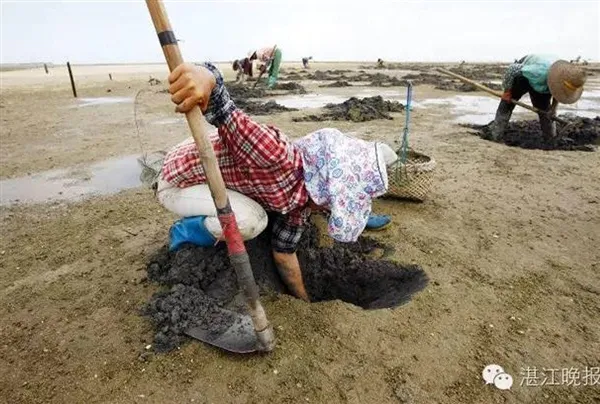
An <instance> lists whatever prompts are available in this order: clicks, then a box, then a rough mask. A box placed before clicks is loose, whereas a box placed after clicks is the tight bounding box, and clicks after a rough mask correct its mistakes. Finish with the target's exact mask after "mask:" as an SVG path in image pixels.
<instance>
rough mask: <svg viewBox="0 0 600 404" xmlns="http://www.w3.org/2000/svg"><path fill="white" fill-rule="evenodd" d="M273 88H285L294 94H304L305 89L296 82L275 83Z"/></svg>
mask: <svg viewBox="0 0 600 404" xmlns="http://www.w3.org/2000/svg"><path fill="white" fill-rule="evenodd" d="M273 90H285V91H289V92H291V93H294V94H306V89H305V88H304V87H303V86H301V85H300V84H298V83H293V82H288V83H277V84H275V86H274V87H273Z"/></svg>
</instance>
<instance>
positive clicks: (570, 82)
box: [548, 60, 587, 104]
mask: <svg viewBox="0 0 600 404" xmlns="http://www.w3.org/2000/svg"><path fill="white" fill-rule="evenodd" d="M586 79H587V77H586V73H585V71H584V70H583V69H582V68H580V67H578V66H575V65H574V64H572V63H569V62H567V61H566V60H558V61H556V62H554V63H553V64H552V66H550V70H549V71H548V87H550V92H551V93H552V96H553V97H554V98H556V100H557V101H558V102H560V103H562V104H573V103H574V102H577V100H578V99H579V98H580V97H581V93H582V92H583V85H584V84H585V80H586Z"/></svg>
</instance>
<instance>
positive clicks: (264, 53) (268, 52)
mask: <svg viewBox="0 0 600 404" xmlns="http://www.w3.org/2000/svg"><path fill="white" fill-rule="evenodd" d="M248 55H249V56H248V57H249V59H250V61H253V60H257V61H258V63H260V64H261V65H260V67H259V69H260V72H261V75H262V73H264V72H265V71H266V70H267V69H268V70H269V78H268V79H267V87H269V88H273V87H274V86H275V83H277V78H278V77H279V68H280V67H281V49H279V48H278V47H277V45H275V46H273V47H272V48H262V49H259V50H256V51H250V52H249V53H248Z"/></svg>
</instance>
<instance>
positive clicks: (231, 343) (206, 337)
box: [185, 309, 263, 353]
mask: <svg viewBox="0 0 600 404" xmlns="http://www.w3.org/2000/svg"><path fill="white" fill-rule="evenodd" d="M219 311H221V312H222V314H223V317H229V318H233V319H234V321H233V324H231V325H230V326H229V327H226V328H222V327H219V326H218V325H216V326H215V327H214V328H211V324H208V325H206V326H198V327H191V328H189V329H187V330H186V331H185V333H186V334H187V335H188V336H190V337H192V338H195V339H197V340H199V341H202V342H206V343H207V344H210V345H214V346H216V347H219V348H221V349H224V350H226V351H229V352H235V353H250V352H256V351H262V350H263V349H261V346H260V344H259V342H258V339H257V338H256V332H255V331H254V325H253V324H252V319H251V318H250V316H247V315H243V314H239V313H235V312H233V311H230V310H225V309H219Z"/></svg>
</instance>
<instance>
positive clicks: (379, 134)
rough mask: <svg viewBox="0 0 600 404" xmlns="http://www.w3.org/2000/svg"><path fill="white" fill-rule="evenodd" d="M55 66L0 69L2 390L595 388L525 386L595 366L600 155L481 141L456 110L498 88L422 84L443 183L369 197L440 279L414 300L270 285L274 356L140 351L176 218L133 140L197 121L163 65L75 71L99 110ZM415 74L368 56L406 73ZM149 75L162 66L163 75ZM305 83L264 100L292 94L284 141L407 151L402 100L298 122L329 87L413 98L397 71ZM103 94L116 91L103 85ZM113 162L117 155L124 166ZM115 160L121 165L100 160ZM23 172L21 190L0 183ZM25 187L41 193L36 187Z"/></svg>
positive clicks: (371, 398)
mask: <svg viewBox="0 0 600 404" xmlns="http://www.w3.org/2000/svg"><path fill="white" fill-rule="evenodd" d="M361 65H365V63H347V64H322V65H321V64H318V63H314V64H313V69H312V70H313V71H314V70H317V69H319V70H327V69H347V70H351V71H358V70H360V69H364V68H361V67H360V66H361ZM297 67H298V65H297V64H294V65H284V69H290V70H291V69H292V68H297ZM55 69H56V70H54V69H53V70H52V74H51V75H48V76H49V77H48V76H46V75H45V74H44V72H43V68H42V69H37V70H35V71H26V70H23V71H11V72H0V77H1V79H2V86H3V91H2V95H1V96H0V106H1V107H0V112H1V119H2V126H1V141H2V151H3V158H2V160H1V161H0V181H1V182H0V192H1V194H2V198H1V199H2V206H1V207H0V220H1V226H2V232H1V239H0V245H1V247H0V319H1V320H0V336H1V337H2V341H3V343H2V344H0V397H2V399H3V400H2V401H6V402H11V403H20V402H27V403H30V402H31V403H36V402H39V403H42V402H44V403H47V402H55V403H63V402H139V403H164V402H179V403H183V402H188V403H190V402H194V403H219V402H233V403H246V402H248V403H251V402H257V403H259V402H269V401H271V402H293V403H298V402H310V403H322V402H323V403H324V402H327V403H337V402H339V403H371V402H376V403H397V402H404V403H411V402H414V403H423V402H432V403H433V402H439V403H457V404H458V403H471V402H473V403H475V402H486V403H565V402H573V403H595V402H597V400H598V398H600V397H599V396H600V393H598V388H597V387H590V386H583V385H582V386H578V387H574V386H552V387H526V386H520V385H519V384H520V382H521V379H522V378H521V376H520V372H521V370H522V368H526V367H528V366H529V367H534V366H535V367H537V368H538V369H541V368H543V367H546V368H566V367H575V368H579V369H580V370H581V371H583V369H584V368H585V366H598V365H599V364H598V363H596V362H598V360H597V358H599V357H600V321H599V320H600V316H599V315H598V313H599V312H600V300H599V299H598V295H599V294H600V272H599V271H598V270H599V265H600V264H599V263H600V253H599V252H598V248H597V246H598V244H599V243H600V234H599V232H598V228H600V208H599V206H600V205H599V204H600V199H599V196H598V195H600V183H599V182H598V178H599V174H600V172H599V171H598V170H599V168H598V167H599V166H598V154H597V153H589V152H579V151H541V150H524V149H519V148H514V147H508V146H506V145H502V144H496V143H492V142H489V141H486V140H483V139H480V138H479V137H477V136H474V135H473V133H472V132H471V131H470V130H469V129H466V128H464V127H461V126H460V125H459V123H460V122H463V121H464V120H467V121H469V119H466V118H464V116H468V115H470V114H471V115H476V119H480V120H483V119H487V118H481V117H480V116H479V115H483V116H493V114H494V112H495V105H496V100H494V99H493V98H489V100H491V101H483V98H475V99H471V98H469V99H466V100H465V99H462V98H458V97H467V96H468V97H471V96H473V97H487V96H486V95H485V94H483V93H478V92H476V93H469V94H462V93H461V94H458V93H456V94H455V93H452V92H449V91H442V90H436V89H434V88H433V86H429V85H419V86H417V87H415V102H416V104H415V107H414V110H413V112H412V114H411V116H412V124H411V137H410V141H411V145H412V146H414V148H415V149H417V150H419V151H421V152H424V153H426V154H428V155H431V156H433V157H434V158H435V159H436V161H437V162H438V167H437V169H436V177H435V181H434V185H433V189H432V191H431V194H430V197H429V199H428V200H427V201H426V202H425V203H423V204H414V203H407V202H399V201H395V200H388V199H382V200H379V201H377V202H376V203H375V206H374V208H375V210H376V211H377V212H378V213H387V214H390V215H391V216H392V217H393V220H394V223H393V225H392V226H390V227H389V228H387V229H385V230H384V231H382V232H379V233H371V234H370V235H371V236H372V237H374V238H376V239H378V240H381V241H384V242H385V243H386V244H391V246H392V249H391V250H390V252H389V257H387V258H388V259H393V260H396V261H397V262H399V263H402V264H418V265H420V266H421V267H422V268H423V269H424V271H425V273H426V274H427V276H428V277H429V279H430V284H429V286H428V287H427V289H426V290H424V291H423V292H422V293H420V294H418V295H416V296H415V298H414V300H412V301H411V302H410V303H408V304H407V305H404V306H401V307H399V308H396V309H392V310H390V309H384V310H374V311H364V310H362V309H361V308H359V307H357V306H353V305H351V304H348V303H343V302H340V301H330V302H321V303H316V304H306V303H303V302H300V301H298V300H296V299H293V298H291V297H289V296H285V295H278V296H272V295H269V296H266V297H265V298H264V305H265V307H266V310H267V313H268V315H269V318H270V320H271V321H272V323H273V324H274V326H275V331H276V334H277V338H278V347H277V349H276V351H275V352H273V353H272V354H270V355H268V356H248V357H239V356H232V355H228V354H225V353H223V352H220V351H218V350H216V349H214V348H211V347H208V346H205V345H203V344H200V343H190V344H186V345H184V346H183V347H182V348H181V349H179V350H175V351H173V352H171V353H168V354H155V353H153V350H152V347H148V345H149V344H152V339H153V336H154V329H153V327H152V325H151V323H150V322H149V321H148V320H147V319H146V318H144V317H143V316H141V315H140V310H141V308H142V307H143V306H144V305H145V303H146V302H147V301H148V300H149V298H150V297H151V296H152V295H153V294H154V293H156V292H157V291H158V290H159V286H157V285H156V284H154V283H151V282H149V281H148V280H147V279H146V273H145V269H146V266H147V264H148V260H149V259H150V257H151V256H152V255H153V254H154V253H156V251H158V250H159V249H160V248H161V247H163V246H164V244H165V243H166V240H167V234H168V228H169V226H170V225H171V224H172V222H173V221H174V220H175V217H174V216H173V215H172V214H170V213H169V212H167V211H165V210H164V209H163V208H162V207H161V206H160V205H158V203H157V202H156V201H155V200H154V197H153V195H152V192H151V191H149V190H146V189H144V188H141V187H134V185H135V184H134V183H133V182H134V180H135V175H133V174H134V173H133V170H135V168H134V167H133V164H131V165H129V164H130V163H131V162H132V161H133V160H132V158H133V157H134V156H138V155H140V154H141V153H142V151H143V152H150V151H153V150H157V149H165V148H168V147H170V146H172V145H174V144H176V143H177V142H179V141H181V140H183V139H185V138H186V137H187V136H189V135H188V129H187V126H186V123H185V120H183V119H181V117H179V116H177V115H175V114H174V112H173V106H172V104H171V103H170V101H169V96H168V94H164V93H161V92H160V91H161V90H164V88H165V87H164V79H165V77H166V73H165V72H164V70H163V66H121V67H120V68H119V69H117V68H116V67H112V66H111V67H109V68H106V67H102V66H92V67H80V66H75V68H74V74H75V77H76V80H77V82H78V92H79V95H80V98H81V99H84V98H85V99H90V98H93V99H96V100H95V101H94V102H93V103H92V104H91V105H89V104H90V102H87V103H86V102H85V101H82V100H81V99H78V100H76V99H74V98H73V97H72V94H71V89H70V86H69V84H68V78H66V77H65V76H66V69H64V68H63V67H56V68H55ZM60 69H64V70H65V71H59V70H60ZM224 70H225V73H226V75H227V77H228V79H231V78H232V77H233V76H232V72H231V71H230V70H228V67H227V66H224ZM405 70H407V69H397V70H375V69H372V71H370V70H369V71H370V72H372V73H375V72H381V73H385V74H389V75H391V76H397V77H398V78H400V79H401V78H402V76H403V74H405V73H406V72H405ZM408 70H410V69H408ZM109 72H112V74H113V81H109V79H108V73H109ZM150 75H152V77H155V78H158V79H159V80H163V83H162V84H160V85H155V86H150V85H149V83H148V79H149V76H150ZM65 79H66V80H65ZM299 83H300V84H302V85H303V86H305V87H306V89H307V90H308V91H309V93H308V94H306V95H281V96H275V97H273V99H274V100H286V99H287V100H288V101H289V102H294V103H295V105H296V106H295V108H298V109H299V110H298V111H292V112H283V113H278V114H274V115H270V116H261V117H258V118H257V119H258V120H259V121H261V122H268V123H272V124H274V125H276V126H278V127H280V128H281V129H282V130H283V131H284V132H285V133H286V134H288V135H289V136H290V137H292V138H295V137H299V136H303V135H305V134H307V133H309V132H311V131H313V130H316V129H318V128H322V127H326V126H333V127H337V128H339V129H340V130H342V131H345V132H348V133H351V134H353V135H355V136H359V137H361V138H365V139H377V140H380V141H386V142H388V143H389V144H391V145H393V146H394V147H396V146H397V144H395V143H394V142H395V141H396V140H397V139H399V138H400V135H401V133H402V128H403V125H404V114H403V113H401V112H398V113H391V114H390V115H391V116H392V117H393V118H394V119H393V120H373V121H368V122H360V123H353V122H348V121H335V122H292V119H293V118H294V117H302V116H305V115H307V114H314V113H319V112H322V110H321V109H318V108H316V107H320V106H321V105H322V101H324V99H326V97H339V99H341V100H342V101H343V100H345V99H347V98H349V97H350V96H354V95H359V96H361V94H362V96H373V95H381V96H382V97H383V98H384V99H389V100H396V101H401V102H404V96H405V89H404V88H403V87H389V88H388V87H386V88H379V87H369V86H367V85H363V83H355V82H352V83H351V84H352V87H342V88H322V87H320V85H323V84H327V83H329V82H325V81H321V82H320V81H314V80H312V81H311V80H302V81H299ZM365 84H368V83H365ZM589 84H590V86H589V87H590V89H591V90H592V91H590V92H589V94H588V93H586V98H585V99H584V100H582V101H581V102H580V104H578V105H576V106H575V108H577V109H576V110H575V112H577V113H590V112H591V113H593V111H594V108H596V105H598V104H597V102H600V100H599V99H598V96H597V94H598V92H597V91H598V89H599V88H600V80H599V77H598V76H592V77H591V78H590V82H589ZM108 89H110V90H111V91H110V92H107V90H108ZM139 90H143V91H142V92H141V93H139V94H138V91H139ZM315 94H318V95H315ZM136 95H137V99H138V107H137V111H136V114H137V118H138V128H139V136H138V134H137V130H136V124H135V120H134V102H131V101H124V100H125V99H127V100H131V99H134V98H135V97H136ZM104 97H123V98H119V100H122V101H120V102H104V103H103V102H98V101H97V99H98V98H104ZM320 97H321V98H320ZM303 98H304V99H305V100H306V103H303V101H299V100H302V99H303ZM329 99H330V98H329ZM457 99H458V100H462V101H460V102H457V101H456V100H457ZM485 99H486V100H487V98H485ZM111 100H113V101H114V100H115V98H111ZM290 100H291V101H290ZM432 100H435V101H432ZM263 101H265V100H263ZM484 102H485V104H484ZM469 105H472V107H469ZM484 105H485V108H483V106H484ZM305 106H307V107H311V108H304V107H305ZM564 111H568V110H567V109H565V110H564ZM596 111H597V109H596ZM534 117H535V116H534V115H532V114H530V113H528V112H526V113H517V114H515V118H517V119H519V118H527V119H530V118H534ZM473 123H480V122H473ZM484 123H485V122H484ZM127 156H132V157H128V159H127ZM122 158H126V160H125V161H127V163H126V165H125V166H119V165H118V164H117V163H114V162H115V161H117V162H118V161H121V160H120V159H122ZM105 164H108V166H109V167H110V170H109V173H108V174H107V176H105V177H102V175H101V176H100V177H97V176H98V172H99V171H98V170H100V172H102V168H103V167H106V166H105ZM48 170H58V172H56V171H52V172H51V173H48V172H47V171H48ZM16 179H20V180H18V181H20V182H18V184H21V185H15V183H14V182H12V183H10V182H8V181H17V180H16ZM129 179H131V181H133V182H129ZM27 181H30V182H27ZM36 181H41V182H36ZM7 184H11V185H10V187H8V186H7ZM96 185H98V186H96ZM108 185H110V186H108ZM101 186H105V187H108V188H110V189H109V190H106V189H99V188H101ZM113 186H114V188H113ZM129 186H132V187H133V188H130V189H124V190H123V191H121V192H119V193H116V194H115V193H113V192H114V191H116V190H118V189H120V188H128V187H129ZM15 187H16V188H17V190H15ZM19 187H20V188H19ZM19 189H20V190H19ZM5 192H6V194H5ZM59 192H63V194H59ZM97 193H102V194H104V195H97ZM81 194H83V195H81ZM5 195H8V197H5ZM28 195H29V197H28ZM31 195H33V196H31ZM48 198H50V199H51V201H50V202H47V203H39V202H41V201H45V200H46V199H48ZM9 199H10V200H12V202H11V203H10V204H8V203H7V200H9ZM15 199H22V200H21V201H19V203H15V202H16V201H15ZM28 199H29V201H28V202H35V203H33V204H32V203H23V202H25V201H27V200H28ZM147 347H148V349H146V348H147ZM490 363H497V364H499V365H501V366H503V367H504V369H505V370H506V371H507V372H508V373H510V374H511V375H513V378H514V380H515V384H514V385H513V387H512V389H511V390H510V391H500V390H497V389H495V388H494V387H492V386H489V385H488V386H486V385H485V384H484V382H483V380H481V371H482V370H483V368H484V367H485V366H486V365H489V364H490Z"/></svg>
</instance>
